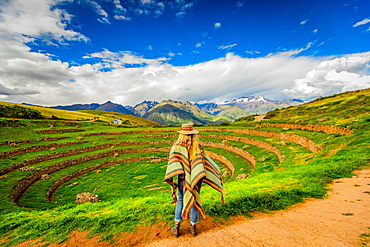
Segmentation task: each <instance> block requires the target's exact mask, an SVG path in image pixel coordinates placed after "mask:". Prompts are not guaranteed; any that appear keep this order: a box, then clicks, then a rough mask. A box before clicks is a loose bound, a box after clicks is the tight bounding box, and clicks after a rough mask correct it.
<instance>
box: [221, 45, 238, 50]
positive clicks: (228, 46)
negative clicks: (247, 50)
mask: <svg viewBox="0 0 370 247" xmlns="http://www.w3.org/2000/svg"><path fill="white" fill-rule="evenodd" d="M236 45H237V44H232V45H220V46H219V47H218V49H221V50H230V49H231V48H233V47H234V46H236Z"/></svg>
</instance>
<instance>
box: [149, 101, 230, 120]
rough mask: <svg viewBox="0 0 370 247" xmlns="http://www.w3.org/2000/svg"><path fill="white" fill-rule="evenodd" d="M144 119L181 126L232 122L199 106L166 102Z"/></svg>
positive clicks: (153, 109) (152, 109) (154, 108)
mask: <svg viewBox="0 0 370 247" xmlns="http://www.w3.org/2000/svg"><path fill="white" fill-rule="evenodd" d="M143 118H145V119H148V120H151V121H155V122H158V123H161V124H181V123H188V122H192V123H195V124H212V123H221V122H232V121H233V119H231V118H229V117H218V116H213V115H211V114H209V113H206V112H205V111H203V110H202V109H200V108H199V107H198V106H197V105H193V104H192V103H190V102H188V101H186V102H180V101H174V100H164V101H162V102H161V103H159V104H157V105H155V106H154V107H153V108H151V109H150V110H149V111H147V112H146V113H145V114H144V115H143Z"/></svg>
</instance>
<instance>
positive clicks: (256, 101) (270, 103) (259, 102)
mask: <svg viewBox="0 0 370 247" xmlns="http://www.w3.org/2000/svg"><path fill="white" fill-rule="evenodd" d="M301 103H302V102H300V101H297V100H282V101H280V100H269V99H267V98H265V97H263V96H261V95H256V96H250V97H240V98H238V99H234V100H232V101H229V102H225V103H223V105H229V106H237V107H239V108H240V109H242V110H244V111H248V112H252V113H256V114H266V113H267V112H269V111H272V110H274V109H277V108H278V109H280V108H284V107H288V106H294V105H299V104H301Z"/></svg>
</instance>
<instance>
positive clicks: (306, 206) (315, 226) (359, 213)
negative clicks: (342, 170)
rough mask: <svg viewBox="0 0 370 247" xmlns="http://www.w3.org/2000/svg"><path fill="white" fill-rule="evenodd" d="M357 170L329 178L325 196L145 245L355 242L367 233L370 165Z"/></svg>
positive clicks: (337, 246)
mask: <svg viewBox="0 0 370 247" xmlns="http://www.w3.org/2000/svg"><path fill="white" fill-rule="evenodd" d="M356 173H357V174H358V176H354V177H352V178H344V179H340V180H337V181H336V182H335V183H333V184H332V185H331V186H330V188H331V189H332V191H331V192H330V193H329V196H328V198H327V199H321V200H318V199H314V200H308V201H307V202H305V203H303V204H299V205H296V206H294V207H292V208H291V209H289V210H286V211H278V212H276V213H275V214H273V215H260V216H257V217H256V218H255V219H252V220H244V221H242V222H240V223H237V224H234V225H232V226H229V227H226V228H223V229H219V230H211V231H205V232H200V234H199V235H198V236H197V237H196V238H192V237H190V236H189V234H188V233H187V232H186V234H185V235H184V236H181V237H179V238H178V239H173V238H172V239H171V238H169V239H164V240H160V241H156V242H152V243H150V244H147V245H146V246H148V247H159V246H161V247H165V246H177V247H181V246H184V247H185V246H187V247H189V246H212V247H216V246H220V247H221V246H283V247H290V246H310V247H313V246H315V247H318V246H333V247H340V246H343V247H349V246H359V245H360V243H361V240H360V238H359V236H360V235H361V234H363V233H370V229H368V227H370V170H363V171H358V172H356ZM368 246H370V243H368Z"/></svg>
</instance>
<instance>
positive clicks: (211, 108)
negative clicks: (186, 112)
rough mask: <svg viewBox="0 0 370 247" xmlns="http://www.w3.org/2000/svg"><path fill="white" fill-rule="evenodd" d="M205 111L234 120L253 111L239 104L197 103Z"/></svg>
mask: <svg viewBox="0 0 370 247" xmlns="http://www.w3.org/2000/svg"><path fill="white" fill-rule="evenodd" d="M196 105H197V106H198V107H199V108H200V109H202V110H203V111H205V112H207V113H209V114H212V115H214V116H219V117H228V118H231V119H233V120H235V119H238V118H241V117H245V116H249V115H252V114H253V113H251V112H248V111H245V110H242V109H240V108H239V107H237V106H230V105H218V104H215V103H205V104H196Z"/></svg>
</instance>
